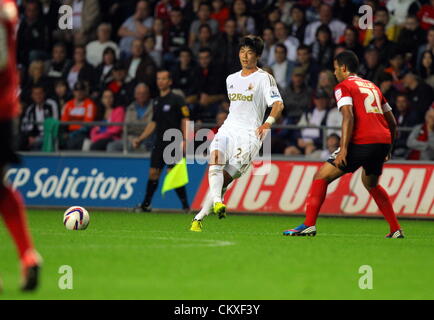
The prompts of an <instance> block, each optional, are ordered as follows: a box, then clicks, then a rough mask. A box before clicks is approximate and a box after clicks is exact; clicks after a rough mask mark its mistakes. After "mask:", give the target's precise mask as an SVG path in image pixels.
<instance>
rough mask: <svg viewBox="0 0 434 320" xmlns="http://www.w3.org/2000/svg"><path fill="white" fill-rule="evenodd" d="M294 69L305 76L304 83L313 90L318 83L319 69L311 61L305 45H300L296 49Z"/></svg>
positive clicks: (308, 49) (308, 50)
mask: <svg viewBox="0 0 434 320" xmlns="http://www.w3.org/2000/svg"><path fill="white" fill-rule="evenodd" d="M295 65H296V67H299V68H300V69H301V71H302V72H303V73H304V74H305V81H306V83H307V85H308V86H309V87H311V88H315V87H316V85H317V82H318V73H319V71H320V68H319V66H318V64H317V63H316V62H315V60H313V58H312V55H311V52H310V48H309V47H308V46H305V45H300V46H299V47H298V49H297V62H296V64H295Z"/></svg>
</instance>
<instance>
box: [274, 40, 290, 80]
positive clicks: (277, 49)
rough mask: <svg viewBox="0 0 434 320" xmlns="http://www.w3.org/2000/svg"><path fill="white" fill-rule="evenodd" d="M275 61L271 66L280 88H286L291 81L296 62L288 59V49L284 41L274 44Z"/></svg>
mask: <svg viewBox="0 0 434 320" xmlns="http://www.w3.org/2000/svg"><path fill="white" fill-rule="evenodd" d="M274 56H275V62H274V63H273V64H272V65H271V66H270V67H271V69H272V70H273V74H274V78H275V80H276V82H277V85H278V86H279V87H280V88H286V87H287V86H288V85H289V82H290V81H291V74H292V71H293V69H294V65H295V63H294V62H292V61H289V60H288V59H287V49H286V46H285V45H284V44H283V43H277V44H276V45H275V46H274Z"/></svg>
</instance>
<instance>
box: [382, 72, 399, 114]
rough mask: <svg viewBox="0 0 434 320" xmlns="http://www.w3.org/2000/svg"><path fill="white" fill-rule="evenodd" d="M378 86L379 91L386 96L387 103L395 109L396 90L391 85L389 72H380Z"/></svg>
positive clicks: (391, 79) (391, 80)
mask: <svg viewBox="0 0 434 320" xmlns="http://www.w3.org/2000/svg"><path fill="white" fill-rule="evenodd" d="M378 87H379V88H380V90H381V93H382V94H383V96H384V97H385V98H386V100H387V102H389V105H390V106H391V107H392V109H393V110H395V105H396V97H397V96H398V93H399V92H398V90H397V89H396V88H395V87H394V86H393V77H392V75H391V74H390V73H387V72H382V73H380V74H379V76H378Z"/></svg>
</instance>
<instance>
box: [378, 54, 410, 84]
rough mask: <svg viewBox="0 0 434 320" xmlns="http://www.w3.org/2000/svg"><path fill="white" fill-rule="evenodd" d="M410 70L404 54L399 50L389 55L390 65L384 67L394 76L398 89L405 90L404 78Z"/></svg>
mask: <svg viewBox="0 0 434 320" xmlns="http://www.w3.org/2000/svg"><path fill="white" fill-rule="evenodd" d="M408 71H409V70H408V68H407V66H406V65H405V60H404V55H403V54H402V53H401V52H400V51H399V50H397V51H395V52H392V53H391V55H390V57H389V67H388V68H386V69H384V72H386V73H389V74H390V75H391V76H392V78H393V86H394V87H395V88H396V89H397V90H398V91H404V86H403V83H402V78H403V77H404V75H405V74H406V73H407V72H408Z"/></svg>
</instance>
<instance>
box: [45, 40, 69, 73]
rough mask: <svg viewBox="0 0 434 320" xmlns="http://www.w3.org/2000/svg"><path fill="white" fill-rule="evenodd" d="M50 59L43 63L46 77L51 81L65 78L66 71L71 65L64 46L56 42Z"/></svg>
mask: <svg viewBox="0 0 434 320" xmlns="http://www.w3.org/2000/svg"><path fill="white" fill-rule="evenodd" d="M51 52H52V58H51V60H47V61H46V62H45V70H46V72H45V73H46V75H47V76H48V77H49V78H50V79H51V80H58V79H61V78H63V79H64V78H66V74H67V71H68V70H69V68H70V67H71V65H72V61H71V60H69V59H68V58H67V56H66V46H65V44H64V43H62V42H58V43H56V44H55V45H54V46H53V49H52V51H51Z"/></svg>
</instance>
